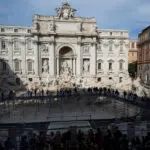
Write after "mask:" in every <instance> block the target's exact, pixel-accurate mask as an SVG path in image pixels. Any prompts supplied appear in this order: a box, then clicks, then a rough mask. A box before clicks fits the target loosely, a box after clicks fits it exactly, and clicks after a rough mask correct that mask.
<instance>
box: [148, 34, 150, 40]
mask: <svg viewBox="0 0 150 150" xmlns="http://www.w3.org/2000/svg"><path fill="white" fill-rule="evenodd" d="M148 39H149V40H150V32H149V33H148Z"/></svg>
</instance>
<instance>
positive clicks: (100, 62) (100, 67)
mask: <svg viewBox="0 0 150 150" xmlns="http://www.w3.org/2000/svg"><path fill="white" fill-rule="evenodd" d="M102 69H103V61H102V60H98V61H97V70H102Z"/></svg>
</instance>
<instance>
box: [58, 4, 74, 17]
mask: <svg viewBox="0 0 150 150" xmlns="http://www.w3.org/2000/svg"><path fill="white" fill-rule="evenodd" d="M56 11H57V17H58V18H63V19H69V18H74V15H75V11H76V10H75V9H73V8H71V6H70V5H69V4H68V3H67V2H65V3H63V6H62V7H61V8H56Z"/></svg>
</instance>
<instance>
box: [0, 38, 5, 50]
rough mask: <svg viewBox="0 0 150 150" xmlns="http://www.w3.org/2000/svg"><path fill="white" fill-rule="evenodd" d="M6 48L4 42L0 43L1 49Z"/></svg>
mask: <svg viewBox="0 0 150 150" xmlns="http://www.w3.org/2000/svg"><path fill="white" fill-rule="evenodd" d="M5 48H6V43H5V41H4V40H2V41H1V49H5Z"/></svg>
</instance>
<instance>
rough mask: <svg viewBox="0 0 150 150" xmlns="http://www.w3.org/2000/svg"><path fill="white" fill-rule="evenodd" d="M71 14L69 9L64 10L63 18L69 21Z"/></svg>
mask: <svg viewBox="0 0 150 150" xmlns="http://www.w3.org/2000/svg"><path fill="white" fill-rule="evenodd" d="M69 13H70V11H69V9H64V10H63V18H64V19H68V18H69Z"/></svg>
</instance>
